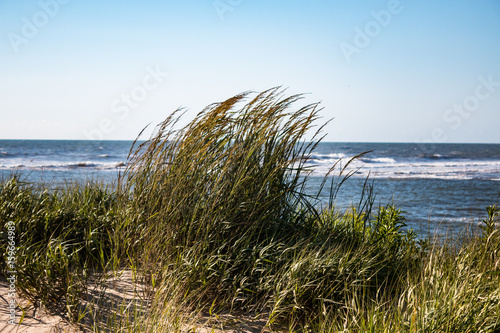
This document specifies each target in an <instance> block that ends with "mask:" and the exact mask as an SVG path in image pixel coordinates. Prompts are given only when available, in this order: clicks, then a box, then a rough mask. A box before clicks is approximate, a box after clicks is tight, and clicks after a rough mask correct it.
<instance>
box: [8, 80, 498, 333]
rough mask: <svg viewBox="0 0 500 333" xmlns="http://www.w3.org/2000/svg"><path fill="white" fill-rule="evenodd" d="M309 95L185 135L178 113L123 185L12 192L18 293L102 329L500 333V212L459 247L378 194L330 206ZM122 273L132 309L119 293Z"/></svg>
mask: <svg viewBox="0 0 500 333" xmlns="http://www.w3.org/2000/svg"><path fill="white" fill-rule="evenodd" d="M300 99H301V96H300V95H294V96H289V97H286V96H284V95H283V92H282V91H281V90H280V89H278V88H275V89H270V90H267V91H265V92H262V93H260V94H251V93H243V94H240V95H237V96H235V97H233V98H230V99H228V100H227V101H224V102H221V103H216V104H213V105H210V106H208V107H207V108H206V109H204V110H203V111H202V112H200V113H199V114H198V116H197V117H196V118H195V120H193V121H191V122H190V123H188V125H186V126H184V127H182V128H178V127H177V124H178V123H179V122H178V121H179V119H180V117H181V114H182V112H181V110H178V111H176V112H174V113H173V114H172V115H171V116H169V117H168V118H167V119H166V120H165V121H164V122H163V123H161V124H160V125H159V126H158V127H157V128H156V131H155V132H154V134H153V135H152V137H151V138H150V139H149V140H148V141H146V142H145V143H143V144H140V145H134V147H133V148H132V149H131V154H130V161H129V164H128V168H127V170H126V172H125V173H124V175H123V176H122V177H121V178H120V179H118V180H117V184H116V185H107V186H106V185H104V184H102V183H87V184H68V185H67V186H66V187H65V188H63V189H57V190H56V189H48V188H45V187H44V186H43V184H37V185H34V184H28V183H23V182H22V181H21V177H19V176H15V177H13V178H11V179H7V180H4V181H3V182H1V183H0V223H1V224H2V225H5V223H7V222H8V221H13V222H15V225H16V227H15V230H16V231H15V232H16V243H17V245H18V247H17V251H18V252H17V262H16V267H17V271H18V282H17V288H18V291H19V292H20V293H21V294H22V295H23V296H24V297H25V298H27V299H29V300H30V301H31V302H32V304H34V305H35V306H37V307H38V306H43V307H45V308H46V309H48V310H50V311H52V312H55V313H59V314H63V315H64V316H65V317H66V319H67V320H68V321H70V322H73V323H74V324H75V325H79V326H80V327H81V328H83V329H86V330H90V331H123V332H145V331H148V332H149V331H157V332H162V331H179V332H181V331H187V329H188V328H191V329H192V330H194V331H196V329H197V328H200V327H201V326H203V325H208V326H209V327H212V326H213V327H219V328H220V327H221V325H222V327H224V325H226V327H228V326H231V325H232V320H223V319H222V318H227V316H231V315H232V316H236V318H247V317H248V316H257V317H259V318H264V321H265V322H266V323H267V325H266V326H267V329H268V330H284V331H304V332H305V331H313V332H337V331H346V332H368V331H372V332H385V331H391V332H436V331H439V332H441V331H442V332H499V331H500V259H499V257H500V236H499V234H500V231H499V228H498V227H497V226H496V224H495V223H496V222H497V221H498V215H499V210H498V209H497V208H496V207H489V208H488V210H487V213H488V216H487V218H486V219H485V220H484V222H483V224H482V229H477V228H473V230H472V231H471V232H470V233H467V234H466V233H464V234H463V235H462V236H461V237H460V238H456V239H426V240H422V239H420V240H419V239H418V238H417V237H416V235H415V234H414V233H413V232H412V231H411V230H410V231H409V230H407V229H406V228H405V226H406V225H405V218H404V212H402V211H401V210H400V209H398V208H397V207H395V206H393V205H387V206H385V207H373V197H372V196H371V195H370V188H369V186H367V187H366V193H368V195H366V196H365V197H364V199H363V201H362V203H361V204H360V205H359V206H358V207H352V208H350V209H349V210H347V211H339V210H338V209H336V208H335V206H334V205H333V199H334V197H335V195H336V190H337V188H338V187H335V186H334V187H333V189H332V192H331V200H330V203H329V204H328V205H327V206H326V207H324V208H318V201H317V197H316V196H314V195H310V194H306V192H305V187H306V185H307V181H308V176H309V174H310V171H311V170H310V169H308V168H307V167H306V164H305V162H306V161H307V160H308V158H309V156H310V154H311V153H312V152H313V151H314V149H315V148H316V145H317V143H318V142H319V141H320V139H321V137H320V135H321V134H320V132H321V128H322V127H319V128H317V129H316V130H315V126H316V125H315V123H316V122H317V120H318V111H319V109H318V105H317V104H312V105H306V106H303V107H299V108H297V109H295V105H297V104H298V102H299V100H300ZM306 134H307V135H308V136H309V137H311V135H312V139H311V140H309V141H308V142H306V141H304V138H305V135H306ZM334 167H336V165H335V166H332V170H331V171H333V168H334ZM342 174H343V175H342ZM351 175H352V174H349V173H345V169H344V170H341V179H340V182H339V184H344V185H343V186H348V184H349V183H348V181H347V182H344V181H345V180H347V179H348V178H349V177H350V176H351ZM342 177H343V178H342ZM327 181H330V176H329V175H328V176H327V177H325V180H324V183H323V184H325V183H326V182H327ZM337 186H340V185H337ZM2 228H4V229H3V231H2V232H3V236H2V242H1V243H0V248H1V251H2V252H3V253H6V247H7V242H6V235H7V229H6V227H2ZM0 265H1V268H2V271H3V272H4V274H6V271H7V266H6V261H5V258H3V260H2V261H0ZM123 270H126V271H130V272H132V274H133V276H134V278H133V282H134V284H135V286H136V287H137V290H135V291H133V294H134V297H133V300H131V299H125V298H110V297H108V296H107V295H108V294H107V293H106V291H108V290H111V289H112V286H111V285H110V282H109V281H110V280H113V279H114V278H117V276H118V275H119V272H122V271H123ZM115 280H116V279H115ZM115 280H113V281H115ZM113 283H114V282H113ZM132 289H133V288H132Z"/></svg>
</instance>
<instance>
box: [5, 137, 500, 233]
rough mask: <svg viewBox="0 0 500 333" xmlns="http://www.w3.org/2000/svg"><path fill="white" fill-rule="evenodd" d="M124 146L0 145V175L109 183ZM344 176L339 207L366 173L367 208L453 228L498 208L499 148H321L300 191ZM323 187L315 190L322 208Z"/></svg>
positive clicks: (421, 224)
mask: <svg viewBox="0 0 500 333" xmlns="http://www.w3.org/2000/svg"><path fill="white" fill-rule="evenodd" d="M131 145H132V142H131V141H62V140H61V141H43V140H0V177H3V178H6V177H8V176H10V175H11V174H12V173H21V174H22V176H23V177H24V178H25V179H26V180H28V181H34V182H36V181H40V180H43V181H44V182H46V183H52V184H54V185H55V186H57V185H58V184H63V183H64V182H65V181H67V180H76V181H84V180H88V179H101V180H105V181H107V182H112V181H114V180H116V179H117V177H118V174H119V173H120V172H123V171H124V169H125V167H126V164H127V156H128V153H129V150H130V148H131ZM367 151H371V152H370V153H367V154H365V155H363V156H361V157H359V158H358V159H356V160H354V161H352V162H351V163H350V164H349V165H348V166H347V168H346V169H345V170H344V174H346V173H348V172H351V173H352V177H351V178H350V179H349V180H348V181H347V182H346V183H345V184H344V185H343V186H342V187H341V190H340V192H339V194H338V196H337V198H336V201H335V204H336V206H337V207H339V208H340V209H345V208H346V207H347V206H348V205H350V204H356V203H357V202H358V201H359V198H360V194H361V191H362V187H363V183H364V181H365V179H366V178H367V177H368V176H369V177H370V179H371V181H372V182H373V184H374V193H375V195H376V197H375V204H376V205H379V204H380V205H385V204H388V203H394V204H396V205H397V206H398V207H400V208H402V209H403V210H404V211H405V212H406V213H405V216H406V218H407V224H408V225H409V226H410V227H412V228H414V229H415V231H417V232H419V233H421V234H425V233H427V232H428V231H431V232H432V231H433V230H435V229H437V228H440V229H441V230H445V229H446V228H448V227H452V228H453V229H455V230H458V229H460V228H461V227H462V226H464V225H466V224H467V223H469V222H470V221H472V220H475V221H476V222H477V221H479V220H480V219H482V218H484V216H485V207H486V206H488V205H492V204H497V205H499V204H500V144H412V143H328V142H326V143H321V144H320V145H319V146H318V147H317V149H316V151H315V152H314V153H313V154H312V155H311V159H310V161H309V162H308V163H307V166H309V167H310V168H311V170H312V173H311V177H310V180H309V186H308V190H309V191H310V192H311V193H316V192H317V190H318V187H319V184H320V183H321V180H322V179H323V176H324V175H325V174H326V173H327V172H328V170H329V169H330V168H331V166H332V165H333V164H334V163H336V162H338V163H337V167H336V168H335V169H334V171H333V175H335V176H337V177H338V174H339V172H340V170H341V168H343V167H345V166H346V164H347V162H348V161H349V160H350V158H352V157H353V156H355V155H358V154H360V153H363V152H367ZM328 197H329V188H328V186H326V187H325V188H324V190H323V192H322V193H320V196H319V199H320V202H319V204H326V203H327V202H328Z"/></svg>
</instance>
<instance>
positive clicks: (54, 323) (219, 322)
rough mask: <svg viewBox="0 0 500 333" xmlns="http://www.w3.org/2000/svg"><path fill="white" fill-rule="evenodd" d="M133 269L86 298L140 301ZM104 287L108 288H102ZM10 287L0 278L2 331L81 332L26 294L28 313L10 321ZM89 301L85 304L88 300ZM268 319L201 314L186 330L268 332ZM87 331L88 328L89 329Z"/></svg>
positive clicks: (24, 303) (202, 332)
mask: <svg viewBox="0 0 500 333" xmlns="http://www.w3.org/2000/svg"><path fill="white" fill-rule="evenodd" d="M134 281H135V279H134V277H133V274H132V272H131V271H130V270H125V271H122V272H120V273H119V275H117V276H113V277H110V278H108V279H107V281H106V283H105V284H104V285H105V289H103V288H102V287H103V284H102V283H101V284H100V285H99V286H97V285H91V286H90V288H89V290H88V293H87V294H88V295H87V301H88V302H92V303H94V304H107V303H108V302H109V301H112V302H113V303H115V304H134V303H135V302H137V299H138V297H137V296H138V295H140V294H142V292H143V290H142V288H143V286H142V285H141V284H139V283H137V282H134ZM103 290H105V292H103ZM8 292H9V287H8V283H7V281H0V297H1V298H0V333H4V332H19V333H45V332H81V329H79V328H78V327H76V326H74V325H71V324H69V323H68V322H67V321H66V320H65V319H64V318H63V316H62V315H54V314H49V313H47V312H46V311H44V310H40V309H38V310H37V311H35V309H34V308H33V306H32V305H31V304H30V302H29V301H27V300H26V299H23V298H19V297H18V298H17V299H16V301H17V302H18V303H19V305H20V306H21V307H23V308H24V309H26V313H25V316H24V318H23V321H22V323H21V324H20V325H12V324H9V323H8V321H9V319H10V318H9V309H8V308H7V306H8V300H9V297H8ZM87 304H88V303H87ZM85 305H86V304H85ZM102 310H103V311H99V312H100V313H99V316H102V317H103V319H104V320H105V317H106V316H107V315H109V314H110V313H108V312H107V311H106V308H105V307H103V308H102ZM21 314H22V310H21V308H20V307H18V308H17V309H16V315H17V317H16V323H18V322H19V320H20V318H21ZM266 323H267V321H266V320H265V319H264V318H261V319H255V318H252V317H251V316H245V315H241V316H233V315H229V314H220V315H218V316H217V318H216V319H215V318H208V317H198V318H196V319H194V320H193V322H192V324H191V325H189V327H186V332H188V331H193V329H194V330H195V331H196V332H200V333H205V332H207V333H208V332H241V333H256V332H269V330H268V329H266ZM86 331H87V330H86Z"/></svg>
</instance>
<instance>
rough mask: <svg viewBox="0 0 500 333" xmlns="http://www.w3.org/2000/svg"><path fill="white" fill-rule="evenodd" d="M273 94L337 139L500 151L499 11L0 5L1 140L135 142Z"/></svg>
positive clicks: (393, 6) (308, 4)
mask: <svg viewBox="0 0 500 333" xmlns="http://www.w3.org/2000/svg"><path fill="white" fill-rule="evenodd" d="M167 73H168V74H167ZM278 85H281V86H284V87H288V92H289V93H298V92H304V93H308V95H307V98H306V101H308V102H316V101H322V106H323V107H324V110H323V111H322V113H321V115H322V116H323V117H324V119H325V120H326V119H328V118H332V117H333V118H334V120H333V121H332V122H331V123H330V124H329V125H328V127H326V128H325V132H326V133H328V135H327V137H326V140H327V141H374V142H376V141H386V142H422V141H434V142H491V143H500V130H499V129H500V1H498V0H490V1H486V0H485V1H472V0H470V1H458V0H457V1H451V0H450V1H433V0H419V1H417V0H413V1H408V0H401V1H392V0H391V1H369V2H368V1H348V0H345V1H319V0H317V1H313V0H309V1H290V0H287V1H284V0H274V1H269V0H196V1H195V0H178V1H169V0H162V1H155V0H150V1H117V0H114V1H111V0H108V1H107V0H100V1H95V0H86V1H78V0H40V1H31V0H23V1H20V0H0V112H1V119H0V139H87V138H103V139H109V140H113V139H134V138H135V137H136V135H137V134H138V133H139V131H140V130H141V129H142V128H143V127H144V126H146V125H147V124H149V123H152V124H156V123H158V122H160V121H161V120H163V119H164V118H165V117H166V115H167V114H168V113H169V112H171V111H172V110H174V109H176V108H177V107H179V106H185V107H187V108H189V110H190V111H189V112H188V113H187V118H191V117H193V116H194V115H195V114H196V113H197V112H198V111H200V110H201V108H202V107H204V106H205V105H207V104H210V103H212V102H216V101H221V100H223V99H225V98H228V97H230V96H232V95H234V94H236V93H239V92H242V91H246V90H257V91H261V90H264V89H267V88H270V87H273V86H278Z"/></svg>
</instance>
